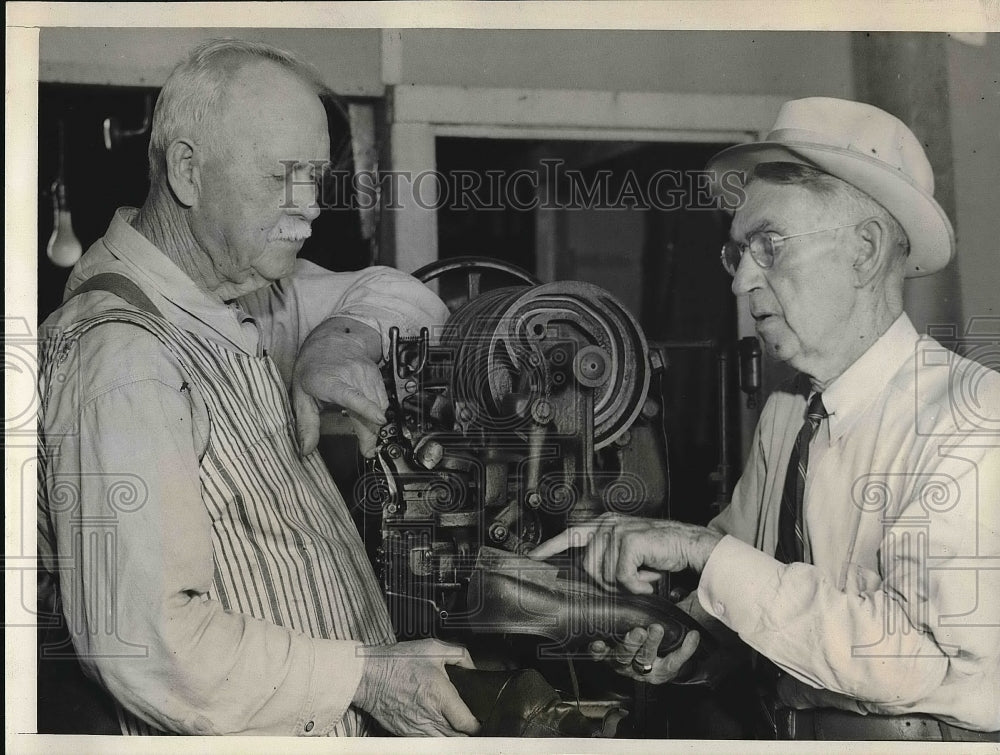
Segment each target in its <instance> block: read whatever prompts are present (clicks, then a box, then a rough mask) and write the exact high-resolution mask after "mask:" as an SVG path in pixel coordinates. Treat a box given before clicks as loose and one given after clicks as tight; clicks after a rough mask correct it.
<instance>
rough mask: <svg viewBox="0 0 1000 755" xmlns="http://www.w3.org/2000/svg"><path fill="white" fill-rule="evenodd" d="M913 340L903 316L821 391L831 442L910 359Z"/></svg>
mask: <svg viewBox="0 0 1000 755" xmlns="http://www.w3.org/2000/svg"><path fill="white" fill-rule="evenodd" d="M917 340H918V336H917V331H916V329H915V328H914V327H913V323H911V322H910V318H909V317H907V316H906V313H905V312H904V313H902V314H901V315H900V316H899V317H897V318H896V320H895V321H894V322H893V323H892V325H890V326H889V329H888V330H886V331H885V333H883V334H882V335H881V336H879V338H878V340H876V341H875V343H873V344H872V345H871V347H870V348H869V349H868V350H867V351H866V352H865V353H864V354H862V355H861V356H860V357H859V358H858V359H857V360H856V361H855V362H854V364H852V365H851V366H850V367H848V368H847V369H846V370H844V372H843V373H841V374H840V376H838V377H837V379H836V380H834V381H833V382H832V383H831V384H830V385H829V386H827V389H826V390H825V391H823V406H824V407H825V408H826V411H827V413H828V415H829V418H828V420H827V427H828V429H829V432H830V441H831V442H833V441H835V440H837V439H838V438H840V437H841V436H842V435H844V433H846V432H847V431H848V430H850V429H851V427H853V426H854V423H855V422H857V420H858V418H859V417H860V416H861V415H862V414H863V413H864V411H865V409H867V408H868V407H869V406H870V405H871V404H872V403H874V401H875V400H876V399H877V398H878V396H879V395H880V394H881V393H882V391H883V390H884V389H885V387H886V386H887V385H888V384H889V382H890V381H891V380H892V378H893V377H894V376H895V375H896V373H897V372H898V371H899V368H900V366H901V365H902V364H903V363H904V362H905V361H906V360H907V359H909V358H912V356H913V354H914V349H915V348H916V345H917Z"/></svg>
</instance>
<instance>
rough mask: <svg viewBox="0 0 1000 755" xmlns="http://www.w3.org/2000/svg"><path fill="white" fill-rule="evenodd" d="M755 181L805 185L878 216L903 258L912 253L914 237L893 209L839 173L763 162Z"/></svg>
mask: <svg viewBox="0 0 1000 755" xmlns="http://www.w3.org/2000/svg"><path fill="white" fill-rule="evenodd" d="M753 181H763V182H765V183H771V184H784V185H792V186H801V187H803V188H804V189H808V190H809V191H811V192H813V194H815V195H817V196H820V197H824V198H826V199H831V200H834V201H836V202H839V203H840V204H841V206H842V207H844V208H845V209H846V210H848V211H851V210H855V211H857V212H858V213H859V214H861V215H864V216H866V217H877V218H879V219H880V220H882V221H883V222H884V223H885V224H886V226H888V228H889V241H890V243H891V244H892V245H893V247H894V248H897V249H899V250H900V251H901V255H900V259H902V258H905V257H906V256H907V255H908V254H909V253H910V240H909V238H908V237H907V235H906V231H904V230H903V226H901V225H900V224H899V221H898V220H896V218H894V217H893V216H892V213H891V212H889V211H888V210H887V209H885V208H884V207H883V206H882V205H881V204H879V203H878V202H876V201H875V200H874V199H872V198H871V197H870V196H868V194H866V193H865V192H863V191H861V189H858V188H857V187H855V186H852V185H851V184H849V183H847V181H843V180H841V179H839V178H837V177H836V176H831V175H830V174H829V173H824V172H823V171H821V170H819V169H817V168H813V167H812V166H810V165H802V164H801V163H782V162H776V163H759V164H758V165H757V166H755V167H754V169H753V173H752V174H751V176H750V180H749V181H747V184H748V185H749V184H750V183H752V182H753Z"/></svg>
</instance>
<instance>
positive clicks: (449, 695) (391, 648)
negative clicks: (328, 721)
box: [354, 640, 479, 737]
mask: <svg viewBox="0 0 1000 755" xmlns="http://www.w3.org/2000/svg"><path fill="white" fill-rule="evenodd" d="M363 650H364V652H365V654H366V657H365V668H364V671H363V672H362V675H361V683H360V684H359V685H358V690H357V692H356V693H355V695H354V703H355V704H356V705H357V706H358V707H360V708H362V709H364V710H366V711H368V712H369V713H371V714H372V715H373V716H374V717H375V718H376V719H377V720H378V722H379V723H380V724H382V725H383V726H384V727H385V728H386V729H388V730H389V731H391V732H392V733H394V734H398V735H400V736H452V737H454V736H461V735H463V734H475V733H476V732H477V731H479V721H477V720H476V717H475V716H473V715H472V712H471V711H470V710H469V708H468V706H467V705H466V704H465V702H464V701H463V700H462V698H461V697H460V696H459V694H458V690H456V689H455V687H454V685H452V683H451V680H450V679H449V678H448V673H447V672H446V671H445V668H444V667H445V665H455V666H462V667H464V668H469V669H474V668H475V664H473V662H472V658H471V657H470V656H469V653H468V651H467V650H466V649H465V648H463V647H460V646H458V645H449V644H448V643H445V642H439V641H438V640H415V641H413V642H399V643H396V644H395V645H381V646H374V647H366V648H364V649H363Z"/></svg>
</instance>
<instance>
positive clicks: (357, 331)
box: [292, 318, 389, 456]
mask: <svg viewBox="0 0 1000 755" xmlns="http://www.w3.org/2000/svg"><path fill="white" fill-rule="evenodd" d="M380 358H381V337H380V336H379V334H378V333H376V332H375V331H374V330H373V329H372V328H370V327H368V326H367V325H363V324H361V323H358V322H355V321H352V320H346V319H343V318H331V319H329V320H327V321H326V322H324V323H322V324H321V325H319V326H318V327H316V328H315V329H314V330H313V331H312V332H311V333H310V334H309V336H308V337H307V338H306V340H305V341H304V342H303V344H302V347H301V348H300V349H299V353H298V356H297V357H296V360H295V368H294V371H293V374H292V408H293V409H294V410H295V420H296V426H297V428H298V439H299V450H300V453H301V454H302V455H303V456H305V455H306V454H309V453H312V451H313V450H315V448H316V445H317V444H318V443H319V424H320V421H319V412H320V407H321V406H322V405H324V404H336V405H337V406H340V407H343V408H344V409H346V410H347V415H348V417H350V419H351V424H352V425H353V427H354V431H355V433H356V434H357V436H358V444H359V446H360V449H361V453H363V454H364V455H365V456H372V455H374V453H375V441H376V438H377V434H378V430H379V428H380V427H381V426H382V425H384V424H385V413H384V412H385V410H386V408H387V407H388V406H389V401H388V398H387V397H386V394H385V386H384V384H383V382H382V375H381V373H380V372H379V369H378V361H379V359H380Z"/></svg>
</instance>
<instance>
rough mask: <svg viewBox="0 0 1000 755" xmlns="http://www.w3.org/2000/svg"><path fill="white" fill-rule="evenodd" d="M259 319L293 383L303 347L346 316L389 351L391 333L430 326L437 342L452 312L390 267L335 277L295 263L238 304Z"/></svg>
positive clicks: (413, 332) (264, 339)
mask: <svg viewBox="0 0 1000 755" xmlns="http://www.w3.org/2000/svg"><path fill="white" fill-rule="evenodd" d="M240 305H241V306H242V307H243V308H244V309H245V310H246V311H247V313H248V314H250V315H251V316H252V317H253V318H254V319H255V320H256V321H257V325H258V328H259V330H260V334H261V341H262V344H263V346H264V348H265V349H266V350H267V352H268V354H269V355H270V356H271V358H272V359H274V361H275V362H276V363H277V365H278V369H279V370H280V372H281V374H282V376H283V377H284V378H285V380H286V382H288V381H289V380H290V376H291V372H292V368H293V366H294V364H295V357H296V355H297V354H298V350H299V347H300V346H301V345H302V342H303V341H304V340H305V339H306V337H307V336H308V335H309V333H311V332H312V330H313V329H314V328H316V327H317V326H318V325H320V323H322V322H324V321H325V320H327V319H329V318H331V317H346V318H350V319H352V320H356V321H357V322H359V323H362V324H363V325H367V326H368V327H370V328H372V329H373V330H374V331H375V332H377V333H378V334H379V336H380V338H381V340H382V353H383V354H387V353H388V350H389V330H390V328H392V327H393V326H395V327H398V328H399V330H400V335H402V336H404V337H408V336H410V337H412V336H417V335H419V334H420V329H421V328H423V327H426V328H428V330H429V331H430V335H431V337H432V338H434V337H435V336H436V335H437V330H438V329H439V328H440V327H441V326H442V325H443V324H444V322H445V320H447V318H448V308H447V307H446V306H445V305H444V302H442V301H441V300H440V299H439V298H438V297H437V295H435V294H434V292H433V291H431V290H430V289H429V288H427V286H425V285H424V284H423V283H421V282H420V281H418V280H417V279H416V278H414V277H413V276H411V275H408V274H406V273H404V272H401V271H399V270H396V269H394V268H391V267H385V266H376V267H369V268H365V269H364V270H359V271H357V272H348V273H336V272H331V271H329V270H326V269H324V268H322V267H320V266H319V265H316V264H314V263H312V262H309V261H307V260H301V259H300V260H296V263H295V270H294V272H293V274H292V275H291V276H290V277H289V278H286V279H284V280H281V281H278V282H277V283H275V284H274V285H273V286H270V287H268V288H266V289H262V290H260V291H257V292H254V293H252V294H250V295H248V296H246V297H243V298H242V299H241V300H240Z"/></svg>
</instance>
